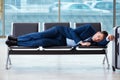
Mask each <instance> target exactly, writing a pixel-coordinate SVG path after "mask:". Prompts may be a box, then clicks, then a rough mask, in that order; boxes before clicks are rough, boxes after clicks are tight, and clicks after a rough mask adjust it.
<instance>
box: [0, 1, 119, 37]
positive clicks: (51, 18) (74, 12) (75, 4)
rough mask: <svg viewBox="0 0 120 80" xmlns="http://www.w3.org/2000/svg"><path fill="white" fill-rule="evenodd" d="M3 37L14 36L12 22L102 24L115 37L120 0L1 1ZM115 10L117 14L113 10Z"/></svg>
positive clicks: (0, 22) (1, 30) (1, 34)
mask: <svg viewBox="0 0 120 80" xmlns="http://www.w3.org/2000/svg"><path fill="white" fill-rule="evenodd" d="M0 5H1V7H0V14H1V16H0V36H6V35H10V33H11V24H12V22H40V23H41V24H40V31H41V30H42V28H43V27H42V23H44V22H71V27H74V23H75V22H81V23H83V22H101V23H102V29H103V30H107V31H108V32H109V33H112V30H113V27H115V26H118V25H120V23H119V22H120V0H0ZM114 6H115V9H116V11H114V10H113V8H114Z"/></svg>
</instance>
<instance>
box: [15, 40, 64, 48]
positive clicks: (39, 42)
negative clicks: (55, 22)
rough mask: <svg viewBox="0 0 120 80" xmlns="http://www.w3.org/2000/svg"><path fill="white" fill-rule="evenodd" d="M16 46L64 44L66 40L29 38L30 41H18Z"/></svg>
mask: <svg viewBox="0 0 120 80" xmlns="http://www.w3.org/2000/svg"><path fill="white" fill-rule="evenodd" d="M17 45H18V46H27V47H38V46H43V47H50V46H65V45H66V41H65V40H61V41H60V40H57V39H47V38H44V39H37V40H31V41H25V42H23V41H18V43H17Z"/></svg>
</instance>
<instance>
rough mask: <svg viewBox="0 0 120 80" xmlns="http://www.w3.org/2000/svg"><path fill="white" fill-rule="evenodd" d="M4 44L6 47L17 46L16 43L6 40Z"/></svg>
mask: <svg viewBox="0 0 120 80" xmlns="http://www.w3.org/2000/svg"><path fill="white" fill-rule="evenodd" d="M6 44H7V45H8V46H17V41H12V40H7V41H6Z"/></svg>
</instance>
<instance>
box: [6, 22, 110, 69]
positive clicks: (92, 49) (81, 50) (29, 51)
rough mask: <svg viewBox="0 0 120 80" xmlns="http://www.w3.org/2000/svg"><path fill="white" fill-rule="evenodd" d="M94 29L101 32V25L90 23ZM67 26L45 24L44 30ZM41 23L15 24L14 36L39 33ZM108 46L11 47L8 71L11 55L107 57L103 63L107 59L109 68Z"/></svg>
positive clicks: (77, 25) (79, 24)
mask: <svg viewBox="0 0 120 80" xmlns="http://www.w3.org/2000/svg"><path fill="white" fill-rule="evenodd" d="M84 24H86V23H75V27H80V26H81V25H84ZM90 24H91V25H92V26H93V27H95V28H96V30H97V31H101V23H90ZM58 25H59V26H66V27H70V23H69V22H61V23H44V26H43V27H44V30H46V29H49V28H51V27H53V26H58ZM39 27H40V25H39V23H13V24H12V34H11V35H12V36H14V37H18V36H20V35H23V34H27V33H31V32H39ZM106 49H107V46H89V47H83V46H77V47H76V48H75V49H73V46H53V47H42V46H40V47H35V48H31V47H23V46H10V47H8V56H7V61H6V69H9V66H10V65H11V59H10V55H76V54H77V55H80V54H83V55H87V54H89V55H91V54H97V55H99V54H100V55H101V54H102V55H105V57H104V59H103V63H104V62H105V59H106V61H107V65H108V68H109V61H108V57H107V51H106Z"/></svg>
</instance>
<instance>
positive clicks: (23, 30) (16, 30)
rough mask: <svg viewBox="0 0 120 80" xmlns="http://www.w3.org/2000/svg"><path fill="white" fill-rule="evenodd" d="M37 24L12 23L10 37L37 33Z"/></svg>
mask: <svg viewBox="0 0 120 80" xmlns="http://www.w3.org/2000/svg"><path fill="white" fill-rule="evenodd" d="M38 28H39V23H12V30H13V31H12V35H13V36H14V37H18V36H20V35H24V34H28V33H32V32H38V30H39V29H38Z"/></svg>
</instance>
